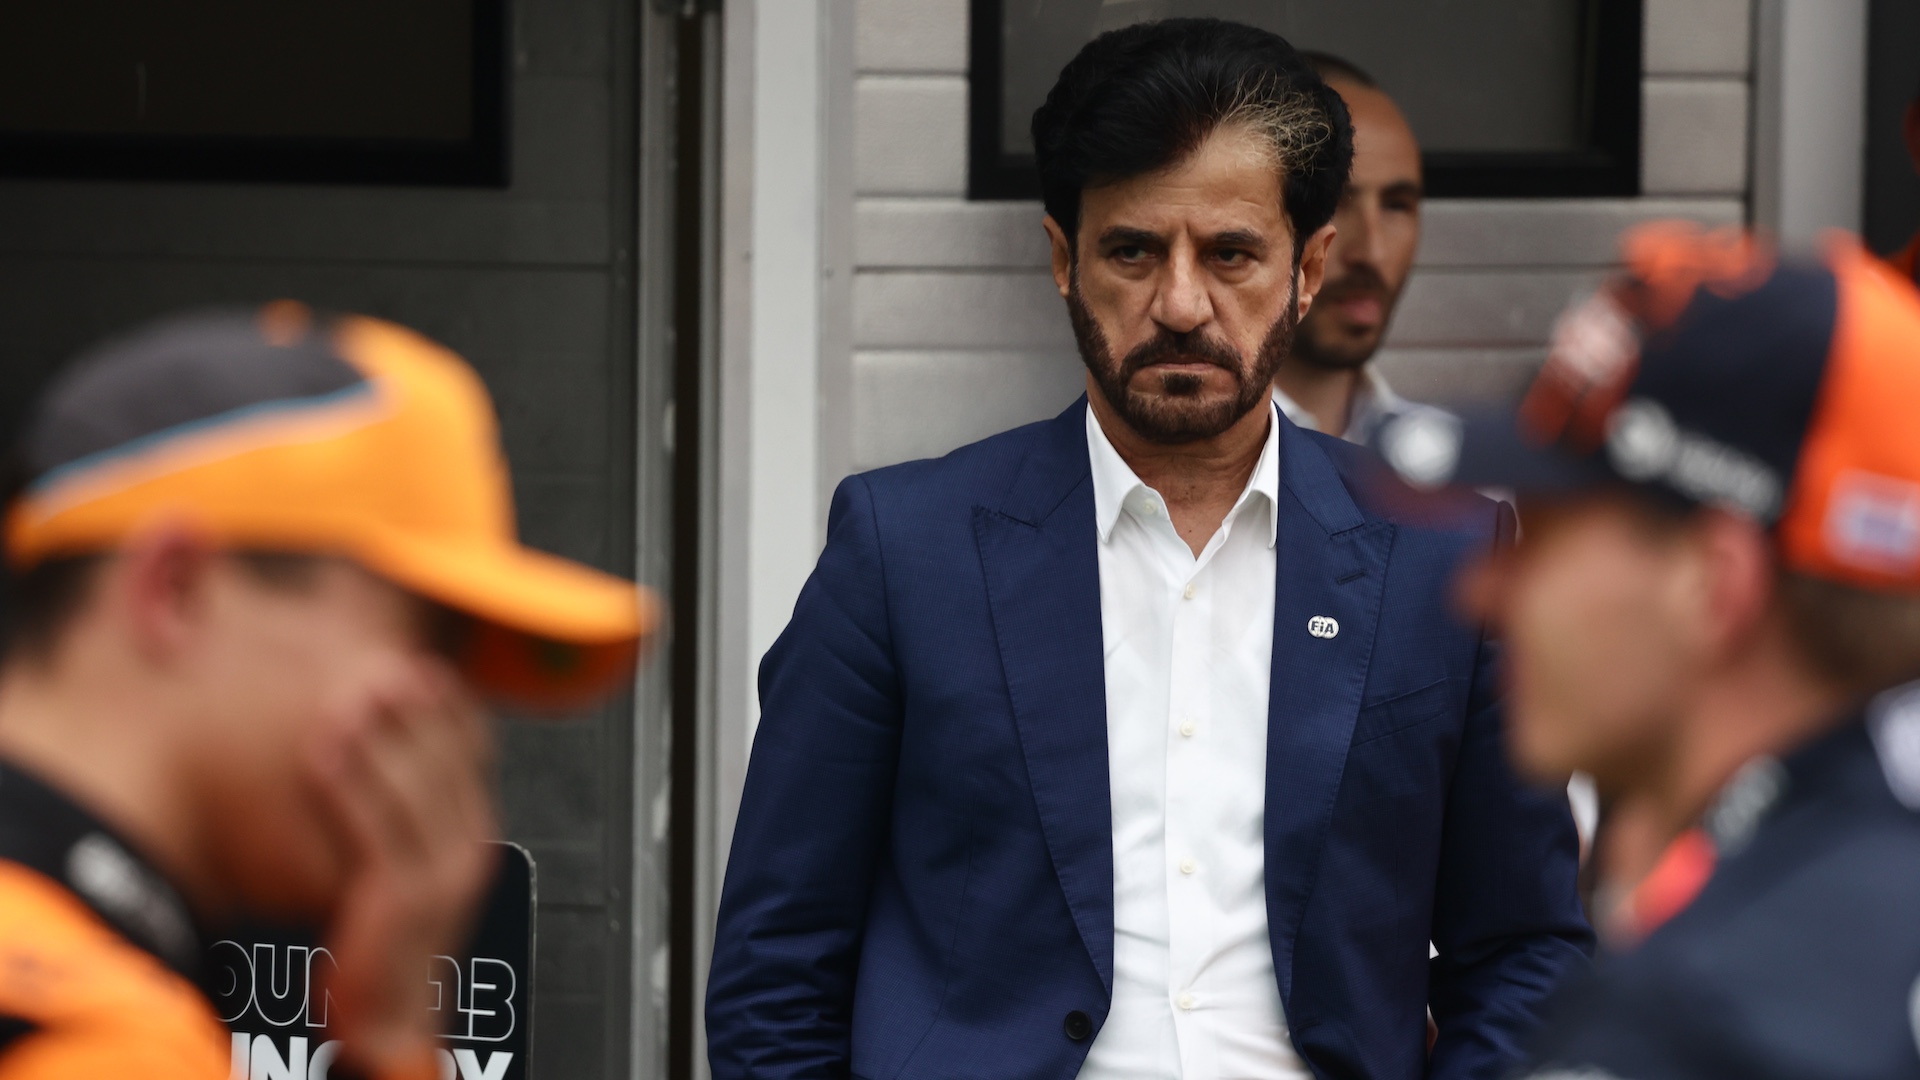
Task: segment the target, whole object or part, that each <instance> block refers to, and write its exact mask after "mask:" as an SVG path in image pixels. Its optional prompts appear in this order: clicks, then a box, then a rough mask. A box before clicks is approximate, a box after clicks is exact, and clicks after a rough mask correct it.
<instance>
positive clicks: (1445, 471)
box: [1380, 406, 1461, 488]
mask: <svg viewBox="0 0 1920 1080" xmlns="http://www.w3.org/2000/svg"><path fill="white" fill-rule="evenodd" d="M1460 439H1461V429H1460V418H1459V417H1457V416H1455V415H1453V414H1452V413H1450V412H1446V411H1444V410H1441V409H1435V408H1431V407H1419V406H1416V407H1414V408H1412V409H1410V410H1409V411H1407V412H1406V413H1403V414H1401V415H1400V416H1399V417H1398V418H1396V419H1395V420H1394V421H1393V422H1392V423H1391V424H1389V425H1388V426H1387V427H1386V428H1385V429H1384V430H1382V431H1381V432H1380V454H1381V456H1382V457H1385V458H1386V459H1387V464H1389V465H1391V466H1393V469H1394V471H1395V472H1397V473H1399V474H1400V476H1401V478H1402V479H1404V480H1406V482H1407V483H1409V484H1412V485H1413V486H1414V487H1418V488H1436V487H1439V486H1440V485H1441V484H1444V483H1446V482H1447V481H1448V480H1449V479H1451V478H1452V477H1453V470H1454V469H1455V468H1456V467H1457V466H1458V465H1459V464H1460Z"/></svg>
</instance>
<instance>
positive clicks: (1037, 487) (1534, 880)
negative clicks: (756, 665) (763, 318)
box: [706, 399, 1591, 1080]
mask: <svg viewBox="0 0 1920 1080" xmlns="http://www.w3.org/2000/svg"><path fill="white" fill-rule="evenodd" d="M1084 410H1085V404H1084V399H1083V400H1082V402H1081V403H1078V404H1076V405H1075V406H1074V407H1072V408H1070V409H1068V410H1067V411H1066V412H1064V413H1062V414H1061V415H1060V416H1059V417H1058V418H1056V419H1054V420H1051V421H1047V422H1044V423H1039V424H1033V425H1030V426H1028V427H1024V428H1020V429H1017V430H1015V431H1010V432H1007V433H1006V434H1003V435H999V436H996V437H994V438H991V439H987V440H986V441H984V442H980V443H976V444H974V445H972V446H969V447H965V448H963V449H961V450H957V451H955V452H954V453H952V454H950V455H948V456H947V457H945V458H941V459H939V460H937V461H921V462H913V463H911V464H906V465H899V466H895V467H892V468H888V469H882V470H879V471H877V472H872V473H868V474H865V475H862V476H855V477H852V478H850V479H848V480H847V481H845V482H844V483H842V484H841V485H840V488H839V490H838V492H836V493H835V495H834V500H833V508H832V512H831V516H830V518H829V525H828V535H827V545H826V550H825V552H824V553H823V554H822V555H821V556H820V562H819V565H818V567H817V568H816V569H815V570H814V573H813V576H812V578H811V579H810V580H809V581H808V582H807V584H806V587H805V588H804V589H803V590H802V592H801V594H800V599H799V602H798V604H797V606H796V607H795V609H794V614H793V621H792V622H791V623H790V624H789V625H788V627H787V629H786V632H785V633H783V634H782V635H781V636H780V639H779V640H778V642H776V643H775V645H774V646H773V648H772V650H771V651H770V652H769V653H768V654H767V657H766V661H765V662H764V664H763V665H762V666H761V670H760V700H761V704H762V719H761V721H760V727H759V731H758V733H757V735H756V737H755V740H754V746H753V754H752V759H751V763H750V766H749V769H748V773H747V781H746V792H745V797H744V800H743V802H742V804H741V807H740V817H739V822H738V825H737V826H736V828H735V831H734V837H733V852H732V855H731V857H730V859H729V861H728V864H727V875H726V887H725V890H724V893H723V896H722V899H721V904H720V916H719V926H718V933H717V936H716V941H715V943H714V957H713V967H712V971H711V974H710V978H709V982H708V997H707V1014H706V1029H707V1042H708V1049H709V1057H710V1059H711V1061H712V1065H713V1074H714V1076H715V1077H716V1078H718V1080H734V1078H744V1077H757V1078H765V1077H845V1076H849V1075H851V1076H856V1077H866V1078H871V1080H881V1078H888V1080H891V1078H895V1077H940V1078H955V1077H979V1078H983V1080H986V1078H991V1080H1005V1078H1009V1077H1035V1078H1043V1077H1044V1078H1049V1080H1068V1078H1070V1077H1072V1076H1074V1075H1075V1073H1076V1072H1078V1070H1079V1068H1080V1066H1081V1064H1082V1062H1083V1061H1084V1059H1085V1057H1086V1052H1087V1047H1088V1045H1089V1041H1090V1040H1088V1039H1087V1038H1086V1037H1085V1036H1086V1035H1087V1032H1086V1031H1085V1030H1084V1026H1085V1025H1083V1024H1082V1023H1080V1022H1079V1021H1078V1020H1076V1021H1075V1022H1073V1023H1069V1022H1068V1021H1067V1017H1068V1015H1069V1014H1070V1013H1075V1012H1079V1013H1083V1014H1085V1018H1088V1019H1090V1020H1091V1025H1090V1026H1091V1028H1092V1029H1093V1030H1094V1031H1095V1032H1097V1031H1098V1028H1099V1025H1100V1024H1101V1023H1102V1022H1104V1020H1105V1018H1106V1015H1107V1006H1108V1001H1109V995H1110V991H1111V988H1112V986H1113V836H1112V827H1111V809H1110V805H1109V793H1108V783H1107V707H1106V691H1105V671H1104V667H1103V659H1102V643H1101V631H1100V581H1099V565H1098V555H1097V551H1096V547H1095V545H1096V543H1097V535H1096V530H1095V526H1094V509H1093V480H1092V475H1091V471H1090V466H1089V459H1088V456H1087V441H1086V428H1085V419H1084ZM1363 453H1364V452H1363V451H1360V450H1357V449H1355V448H1353V447H1350V446H1347V445H1346V444H1344V443H1340V442H1338V441H1337V440H1332V439H1328V438H1325V437H1323V436H1320V435H1315V434H1311V433H1308V432H1305V431H1302V430H1301V429H1299V428H1297V427H1295V426H1294V425H1292V424H1290V423H1287V422H1285V421H1284V420H1283V421H1281V442H1280V471H1281V492H1280V500H1279V508H1278V511H1277V512H1278V518H1279V543H1278V545H1277V549H1276V550H1277V555H1276V557H1277V559H1278V572H1277V574H1276V578H1277V587H1276V595H1275V599H1274V627H1275V629H1274V637H1273V641H1274V647H1273V685H1272V693H1271V704H1270V706H1269V720H1268V724H1269V727H1268V752H1267V801H1266V877H1267V915H1268V921H1269V926H1270V928H1271V930H1270V934H1271V938H1272V942H1273V958H1274V970H1275V971H1276V972H1277V974H1278V978H1279V982H1280V993H1281V998H1282V1000H1283V1002H1284V1003H1285V1006H1286V1014H1287V1021H1288V1024H1289V1029H1290V1031H1291V1034H1292V1037H1293V1042H1294V1045H1295V1046H1296V1047H1297V1048H1298V1049H1299V1052H1300V1054H1301V1055H1302V1056H1303V1057H1304V1058H1305V1060H1306V1061H1307V1063H1308V1064H1309V1065H1310V1066H1311V1067H1312V1068H1313V1070H1314V1072H1315V1073H1316V1075H1317V1076H1319V1077H1320V1078H1321V1080H1331V1078H1333V1077H1379V1078H1395V1080H1399V1078H1412V1077H1419V1076H1423V1075H1432V1076H1445V1077H1469V1076H1473V1077H1492V1076H1496V1075H1498V1074H1500V1073H1502V1072H1504V1071H1506V1069H1507V1068H1508V1067H1509V1065H1510V1064H1511V1063H1512V1062H1513V1061H1514V1060H1515V1059H1516V1058H1517V1057H1518V1055H1519V1052H1520V1051H1519V1046H1520V1043H1521V1041H1522V1040H1523V1039H1524V1037H1525V1036H1526V1035H1527V1034H1528V1033H1529V1031H1530V1029H1531V1027H1532V1026H1533V1024H1534V1022H1535V1016H1536V1012H1537V1010H1538V1008H1539V1005H1540V1003H1541V1000H1542V999H1543V998H1544V997H1545V996H1546V995H1547V993H1548V992H1549V991H1550V990H1551V989H1552V988H1553V987H1554V986H1555V984H1556V983H1558V982H1559V981H1560V979H1561V977H1562V975H1564V974H1565V973H1566V972H1567V971H1568V969H1570V968H1574V967H1576V966H1580V965H1583V964H1584V960H1585V955H1586V953H1587V952H1588V951H1589V949H1590V945H1591V934H1590V932H1589V930H1588V928H1587V925H1586V923H1585V921H1584V919H1583V918H1582V916H1581V912H1580V905H1579V902H1578V900H1577V898H1576V895H1575V886H1574V877H1575V864H1576V861H1577V850H1576V847H1577V845H1576V840H1575V836H1574V831H1573V826H1572V822H1571V819H1570V815H1569V813H1568V810H1567V803H1566V799H1565V797H1564V795H1563V794H1561V793H1559V792H1548V793H1540V792H1535V791H1531V790H1529V789H1526V788H1524V787H1522V786H1521V785H1520V784H1519V783H1518V782H1517V781H1516V779H1515V778H1514V776H1513V775H1512V774H1511V772H1510V771H1509V769H1508V767H1507V764H1506V761H1505V758H1504V754H1503V748H1502V746H1501V731H1500V727H1501V725H1500V712H1499V708H1498V705H1497V703H1496V701H1495V697H1494V689H1493V685H1492V677H1491V674H1490V671H1489V668H1490V664H1491V656H1490V649H1489V646H1488V644H1487V643H1486V642H1485V641H1484V640H1483V638H1482V637H1481V636H1480V634H1479V633H1478V632H1477V631H1476V630H1475V629H1473V628H1471V627H1468V626H1466V625H1463V624H1462V623H1460V622H1459V621H1457V620H1456V619H1455V618H1454V617H1453V616H1452V614H1451V613H1450V611H1449V599H1448V589H1449V579H1450V578H1451V576H1452V572H1453V570H1454V568H1455V567H1456V565H1457V564H1458V563H1459V562H1460V561H1461V559H1462V558H1463V557H1465V556H1467V555H1469V554H1471V553H1473V552H1474V551H1476V550H1480V549H1484V547H1485V546H1486V545H1487V544H1489V543H1492V542H1495V540H1496V534H1497V532H1500V531H1502V530H1504V531H1507V532H1510V531H1511V520H1512V519H1511V514H1510V512H1509V511H1507V510H1506V508H1505V507H1500V508H1499V509H1498V510H1496V508H1495V506H1494V504H1492V503H1482V504H1480V508H1478V509H1476V510H1474V511H1473V512H1472V517H1473V520H1472V521H1471V522H1470V523H1468V524H1466V525H1463V526H1460V527H1457V528H1453V527H1450V528H1446V529H1441V528H1435V527H1431V526H1415V525H1410V524H1406V523H1397V522H1395V521H1394V520H1391V519H1389V518H1388V517H1385V516H1382V515H1381V514H1380V513H1379V512H1377V511H1372V510H1369V509H1366V508H1364V504H1365V502H1366V500H1364V499H1362V498H1359V497H1357V496H1356V494H1355V490H1356V485H1355V480H1356V478H1357V477H1358V476H1359V475H1360V473H1361V470H1362V469H1363V468H1364V467H1365V465H1364V459H1363V458H1362V457H1361V456H1360V455H1361V454H1363ZM1318 615H1330V616H1332V617H1334V618H1335V619H1337V620H1339V624H1340V630H1339V633H1338V635H1337V636H1335V637H1333V638H1331V639H1322V638H1317V637H1314V636H1311V635H1309V634H1308V632H1307V624H1308V622H1309V620H1311V619H1313V617H1314V616H1318ZM1429 941H1431V942H1433V943H1434V944H1435V945H1436V946H1437V947H1438V949H1439V957H1438V959H1435V960H1432V961H1429V959H1428V942H1429ZM1429 1006H1431V1008H1432V1010H1433V1015H1434V1017H1435V1019H1436V1021H1437V1022H1438V1025H1439V1030H1440V1037H1439V1041H1438V1043H1437V1044H1436V1045H1435V1046H1434V1049H1433V1053H1432V1059H1431V1062H1429V1059H1428V1054H1427V1045H1426V1019H1425V1016H1426V1010H1427V1009H1428V1007H1429ZM1069 1029H1074V1030H1071V1031H1070V1030H1069ZM1075 1034H1078V1035H1080V1036H1081V1037H1080V1038H1078V1039H1076V1038H1074V1037H1073V1036H1074V1035H1075Z"/></svg>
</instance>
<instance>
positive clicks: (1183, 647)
mask: <svg viewBox="0 0 1920 1080" xmlns="http://www.w3.org/2000/svg"><path fill="white" fill-rule="evenodd" d="M1279 439H1280V428H1279V422H1278V419H1277V418H1276V419H1275V421H1274V422H1273V423H1272V424H1271V425H1270V426H1269V428H1268V432H1267V442H1266V447H1265V448H1264V449H1263V450H1262V451H1261V453H1260V462H1259V464H1258V465H1257V466H1256V467H1255V468H1254V471H1253V477H1252V479H1250V480H1249V481H1248V482H1247V487H1246V490H1245V491H1243V492H1241V494H1240V498H1239V500H1238V501H1237V502H1235V503H1234V506H1233V509H1232V511H1230V512H1229V513H1228V514H1227V517H1226V520H1225V521H1224V522H1222V524H1221V526H1220V529H1219V531H1218V532H1216V533H1215V534H1214V535H1213V537H1212V539H1210V540H1208V542H1207V545H1206V547H1205V549H1204V550H1202V551H1201V553H1200V555H1199V557H1198V558H1196V557H1194V554H1193V551H1192V549H1190V548H1189V547H1188V546H1187V544H1186V541H1184V540H1182V539H1181V538H1180V535H1179V534H1178V533H1177V532H1176V531H1175V530H1174V527H1173V523H1172V522H1171V521H1169V520H1168V519H1167V505H1166V502H1165V500H1163V499H1162V498H1161V497H1160V495H1159V493H1158V492H1155V491H1154V490H1153V489H1152V488H1149V487H1147V486H1146V485H1145V484H1144V483H1142V482H1141V481H1140V478H1139V477H1138V476H1136V475H1135V474H1134V472H1133V470H1132V469H1130V468H1128V467H1127V463H1126V462H1125V461H1124V460H1123V459H1122V458H1121V457H1120V455H1119V453H1118V452H1116V451H1115V450H1114V448H1113V444H1112V443H1110V442H1109V441H1108V440H1107V437H1106V434H1105V432H1103V431H1102V430H1101V429H1100V424H1099V422H1098V421H1097V420H1095V419H1094V416H1093V411H1092V410H1091V409H1089V410H1088V411H1087V450H1088V453H1089V455H1090V456H1091V459H1092V465H1093V504H1094V514H1095V521H1096V524H1097V526H1098V528H1099V541H1100V543H1099V556H1100V625H1101V636H1102V639H1103V643H1104V647H1105V657H1106V690H1107V769H1108V776H1109V778H1110V780H1111V785H1112V797H1113V931H1114V934H1113V937H1114V940H1113V1005H1112V1009H1111V1011H1109V1013H1108V1014H1107V1020H1106V1023H1105V1025H1104V1026H1102V1027H1101V1029H1100V1034H1099V1036H1098V1037H1097V1038H1095V1039H1094V1042H1093V1046H1092V1048H1091V1049H1090V1050H1089V1052H1088V1054H1087V1061H1086V1065H1085V1067H1083V1068H1082V1069H1081V1071H1080V1076H1081V1077H1082V1078H1083V1080H1121V1078H1126V1080H1168V1078H1170V1077H1179V1078H1183V1080H1255V1078H1258V1080H1275V1078H1278V1080H1301V1078H1305V1077H1307V1076H1308V1073H1307V1070H1306V1067H1305V1065H1304V1064H1303V1063H1302V1062H1301V1060H1300V1058H1299V1056H1298V1055H1297V1054H1296V1053H1295V1052H1294V1049H1293V1044H1292V1042H1291V1041H1290V1040H1289V1039H1288V1037H1287V1022H1286V1016H1285V1014H1284V1011H1283V1009H1282V1006H1281V1002H1280V988H1279V984H1278V982H1277V981H1276V980H1275V978H1274V970H1273V950H1272V945H1271V943H1270V941H1269V938H1268V935H1267V898H1266V847H1265V843H1264V832H1263V822H1264V817H1265V808H1266V781H1267V696H1268V691H1269V679H1270V676H1271V671H1272V665H1273V598H1274V542H1275V539H1276V536H1277V528H1278V523H1277V521H1276V519H1275V516H1274V506H1275V503H1276V502H1277V500H1278V499H1279V497H1280V460H1279V445H1280V444H1279Z"/></svg>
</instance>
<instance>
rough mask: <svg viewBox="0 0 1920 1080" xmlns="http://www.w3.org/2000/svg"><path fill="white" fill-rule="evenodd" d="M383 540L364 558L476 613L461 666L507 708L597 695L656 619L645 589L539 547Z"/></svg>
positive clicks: (624, 673) (578, 705) (620, 675)
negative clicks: (378, 548) (376, 548)
mask: <svg viewBox="0 0 1920 1080" xmlns="http://www.w3.org/2000/svg"><path fill="white" fill-rule="evenodd" d="M387 540H388V542H387V543H384V544H382V545H381V547H382V548H383V550H381V551H379V552H376V553H370V555H369V556H368V558H367V561H368V562H370V563H371V564H373V569H375V570H377V571H379V572H381V573H383V574H385V575H387V576H388V577H390V578H392V579H393V580H394V581H395V583H396V584H399V585H401V586H402V587H404V588H406V589H409V590H411V591H414V592H417V593H419V594H420V595H421V596H423V597H426V598H427V599H429V600H433V601H435V602H437V603H440V604H443V605H445V606H447V607H449V608H451V609H453V610H455V611H458V612H461V613H463V614H466V615H469V616H471V617H473V618H474V619H475V620H476V621H477V623H478V626H477V628H476V630H475V632H474V633H473V634H472V635H471V637H470V638H469V640H468V641H467V643H466V647H465V648H464V649H463V651H462V655H461V665H462V668H463V669H464V670H465V672H466V674H467V676H468V678H469V679H470V680H471V681H472V683H473V684H474V686H475V688H476V689H478V690H479V691H480V692H481V693H482V694H484V695H486V696H487V698H488V699H489V700H491V701H493V702H494V703H495V704H498V705H502V706H504V707H507V708H511V709H515V710H519V711H530V712H540V713H552V712H570V711H577V710H580V709H584V708H589V707H591V706H593V705H596V704H599V703H600V702H602V701H604V700H605V699H606V698H607V697H608V696H609V695H610V694H611V693H613V692H615V691H617V690H618V689H619V688H620V687H621V686H622V685H624V684H625V683H626V681H627V680H628V679H629V678H630V677H631V676H632V674H633V670H634V666H635V664H636V663H637V661H638V659H639V655H640V651H641V649H642V648H643V646H644V645H645V644H646V643H647V641H648V640H649V639H650V637H651V636H652V634H653V632H654V630H655V629H656V627H657V626H658V624H659V620H660V603H659V601H658V600H657V599H656V598H655V597H654V595H653V594H652V593H651V592H649V591H648V590H646V589H643V588H641V587H640V586H638V585H635V584H634V583H632V582H630V581H626V580H623V579H621V578H618V577H615V576H613V575H611V574H605V573H602V572H600V571H598V570H594V569H591V568H589V567H586V566H582V565H580V564H579V563H575V562H570V561H568V560H566V559H561V558H558V557H556V556H553V555H548V554H546V553H544V552H540V551H535V550H533V549H531V548H525V547H520V546H517V545H499V546H493V545H489V546H486V547H466V548H447V547H444V546H440V545H426V544H422V543H420V542H419V541H418V540H417V539H414V538H411V537H400V536H390V537H388V538H387Z"/></svg>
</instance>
